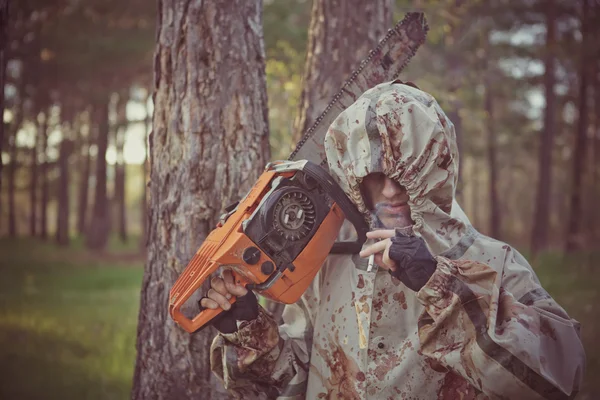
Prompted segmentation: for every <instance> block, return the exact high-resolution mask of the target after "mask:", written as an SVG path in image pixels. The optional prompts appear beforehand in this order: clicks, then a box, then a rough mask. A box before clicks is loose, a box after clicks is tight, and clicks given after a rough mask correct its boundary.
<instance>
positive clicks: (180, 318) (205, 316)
mask: <svg viewBox="0 0 600 400" xmlns="http://www.w3.org/2000/svg"><path fill="white" fill-rule="evenodd" d="M230 271H231V274H232V276H233V282H234V283H236V284H240V283H242V284H244V285H245V283H246V282H245V280H243V279H240V278H241V276H240V275H239V274H236V273H235V271H234V270H233V269H230ZM208 278H209V277H207V278H206V279H208ZM200 284H201V283H199V284H198V286H199V285H200ZM203 298H204V297H203ZM236 300H237V297H236V296H234V295H233V294H232V295H231V298H230V299H229V304H231V305H233V303H235V302H236ZM182 305H183V303H182V302H177V303H176V304H173V305H171V306H170V310H169V311H170V314H171V317H172V318H173V320H174V321H175V322H177V324H179V325H180V326H181V327H182V328H183V329H185V330H186V331H187V332H189V333H193V332H196V331H197V330H198V329H200V328H202V327H204V326H205V325H207V324H208V323H209V322H210V321H211V320H212V319H213V318H215V317H216V316H217V315H219V314H221V313H222V312H223V311H225V310H223V308H221V307H217V308H215V309H213V308H204V307H202V306H200V307H201V310H200V312H199V313H198V314H197V315H196V316H195V317H194V318H192V319H190V318H188V317H186V316H185V315H184V314H183V313H182V312H181V306H182Z"/></svg>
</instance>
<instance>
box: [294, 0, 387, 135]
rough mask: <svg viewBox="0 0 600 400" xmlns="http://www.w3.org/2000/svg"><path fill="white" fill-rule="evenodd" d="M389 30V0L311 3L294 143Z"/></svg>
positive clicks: (344, 0)
mask: <svg viewBox="0 0 600 400" xmlns="http://www.w3.org/2000/svg"><path fill="white" fill-rule="evenodd" d="M391 27H392V2H391V0H373V1H368V2H367V1H362V0H314V1H313V7H312V15H311V22H310V31H309V38H308V50H307V58H306V66H305V70H304V80H303V84H304V87H303V91H302V96H301V98H300V107H299V112H298V115H297V117H296V120H295V121H294V142H297V141H298V139H299V138H300V137H301V136H302V135H303V134H304V132H306V130H307V129H308V128H309V127H310V126H311V125H312V123H313V122H314V121H315V119H316V118H317V117H318V116H319V114H321V113H322V112H323V110H324V109H325V107H326V106H327V103H328V102H329V101H330V100H331V98H332V97H333V95H334V94H335V93H336V92H337V91H338V90H339V89H340V87H341V86H342V84H343V83H344V81H345V80H346V78H348V77H349V76H350V72H351V71H352V70H353V69H354V68H356V67H357V66H358V65H359V63H360V61H362V60H363V59H364V58H366V57H367V55H368V53H369V50H371V49H372V48H373V47H375V46H376V45H377V43H378V42H379V40H380V39H382V38H383V36H384V35H385V33H386V32H387V30H388V29H390V28H391Z"/></svg>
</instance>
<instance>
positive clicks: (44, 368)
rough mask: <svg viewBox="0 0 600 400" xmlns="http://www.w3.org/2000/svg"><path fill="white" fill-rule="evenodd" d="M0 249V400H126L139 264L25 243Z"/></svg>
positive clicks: (2, 242) (16, 242)
mask: <svg viewBox="0 0 600 400" xmlns="http://www.w3.org/2000/svg"><path fill="white" fill-rule="evenodd" d="M0 254H2V259H1V260H0V271H1V273H2V280H0V398H1V399H54V398H56V399H71V398H73V399H125V398H128V397H129V391H130V388H131V379H132V375H133V365H134V361H135V334H136V323H137V311H138V307H139V288H140V284H141V278H142V273H143V261H141V260H140V259H139V258H138V259H137V260H135V261H132V260H131V257H126V258H125V259H124V260H119V258H118V257H115V256H112V257H102V256H99V255H93V254H89V253H87V252H86V251H85V250H83V249H82V248H78V246H74V249H57V248H55V247H54V246H53V245H51V244H46V243H42V242H37V241H33V240H6V239H3V240H0Z"/></svg>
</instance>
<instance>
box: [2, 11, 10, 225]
mask: <svg viewBox="0 0 600 400" xmlns="http://www.w3.org/2000/svg"><path fill="white" fill-rule="evenodd" d="M8 2H9V0H0V88H2V90H0V115H2V116H4V83H5V80H6V61H7V59H8V57H7V52H8V16H9V13H8ZM3 120H4V118H2V121H0V155H1V154H2V151H3V149H2V145H3V144H4V122H3ZM3 164H4V163H3V162H2V157H1V156H0V192H2V190H1V188H2V166H3ZM1 204H2V202H0V205H1ZM1 211H2V210H1V209H0V215H2V212H1Z"/></svg>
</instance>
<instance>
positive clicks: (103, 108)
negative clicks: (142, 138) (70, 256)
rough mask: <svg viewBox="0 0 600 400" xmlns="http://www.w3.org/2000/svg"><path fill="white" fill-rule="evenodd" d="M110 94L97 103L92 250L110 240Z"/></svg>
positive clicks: (89, 243)
mask: <svg viewBox="0 0 600 400" xmlns="http://www.w3.org/2000/svg"><path fill="white" fill-rule="evenodd" d="M108 103H109V96H108V94H107V95H106V96H105V98H104V99H103V101H101V102H100V103H99V104H97V105H95V107H94V110H95V116H94V121H95V123H96V124H98V136H97V149H98V151H97V155H96V187H95V191H94V208H93V210H92V216H91V219H90V224H89V226H88V229H87V230H86V245H87V247H88V248H89V249H92V250H103V249H104V248H105V247H106V243H107V242H108V234H109V231H110V212H109V207H108V198H107V195H106V150H107V148H108V136H109V124H108Z"/></svg>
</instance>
